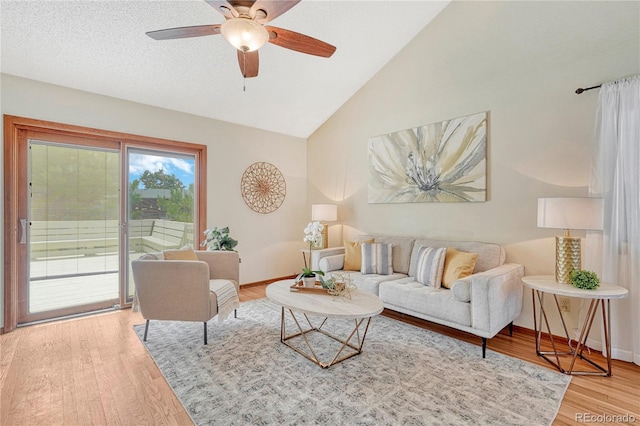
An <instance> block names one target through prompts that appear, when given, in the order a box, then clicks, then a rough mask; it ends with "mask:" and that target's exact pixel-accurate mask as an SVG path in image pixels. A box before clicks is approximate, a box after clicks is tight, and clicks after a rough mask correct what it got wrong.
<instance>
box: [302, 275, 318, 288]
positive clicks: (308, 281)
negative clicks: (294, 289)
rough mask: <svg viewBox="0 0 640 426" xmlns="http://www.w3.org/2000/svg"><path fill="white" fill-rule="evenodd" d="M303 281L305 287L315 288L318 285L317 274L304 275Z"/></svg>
mask: <svg viewBox="0 0 640 426" xmlns="http://www.w3.org/2000/svg"><path fill="white" fill-rule="evenodd" d="M302 281H303V283H304V286H305V287H309V288H313V287H315V285H316V276H315V275H314V276H312V277H303V278H302Z"/></svg>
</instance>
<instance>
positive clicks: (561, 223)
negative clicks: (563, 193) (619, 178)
mask: <svg viewBox="0 0 640 426" xmlns="http://www.w3.org/2000/svg"><path fill="white" fill-rule="evenodd" d="M602 221H603V203H602V199H601V198H538V228H556V229H564V236H557V237H556V281H557V282H559V283H570V282H571V277H570V276H571V271H573V270H574V269H581V268H582V265H581V263H582V259H581V250H580V237H572V236H571V229H585V230H600V229H602Z"/></svg>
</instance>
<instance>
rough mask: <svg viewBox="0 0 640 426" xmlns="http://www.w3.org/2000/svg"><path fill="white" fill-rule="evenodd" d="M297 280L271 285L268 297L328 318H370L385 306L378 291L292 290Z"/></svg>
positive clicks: (281, 303) (286, 306)
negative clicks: (333, 293) (340, 293)
mask: <svg viewBox="0 0 640 426" xmlns="http://www.w3.org/2000/svg"><path fill="white" fill-rule="evenodd" d="M291 285H293V280H282V281H276V282H274V283H273V284H270V285H269V286H268V287H267V298H269V300H271V301H272V302H275V303H277V304H279V305H282V306H284V307H285V308H289V309H293V310H296V311H300V312H304V313H307V314H311V315H319V316H323V317H327V318H347V319H357V318H368V317H372V316H375V315H378V314H379V313H380V312H382V310H383V306H382V300H381V299H380V298H379V297H378V296H376V295H375V294H371V293H367V292H366V291H363V290H360V289H356V290H353V291H352V292H351V299H349V298H347V297H339V296H330V295H324V294H314V293H303V292H294V291H290V287H291Z"/></svg>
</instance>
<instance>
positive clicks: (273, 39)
mask: <svg viewBox="0 0 640 426" xmlns="http://www.w3.org/2000/svg"><path fill="white" fill-rule="evenodd" d="M265 28H266V29H267V31H269V43H273V44H275V45H278V46H280V47H284V48H286V49H291V50H295V51H297V52H302V53H306V54H308V55H315V56H322V57H323V58H329V57H331V55H333V52H335V51H336V47H335V46H332V45H330V44H329V43H325V42H324V41H321V40H318V39H316V38H313V37H309V36H307V35H304V34H300V33H297V32H295V31H290V30H285V29H282V28H276V27H265Z"/></svg>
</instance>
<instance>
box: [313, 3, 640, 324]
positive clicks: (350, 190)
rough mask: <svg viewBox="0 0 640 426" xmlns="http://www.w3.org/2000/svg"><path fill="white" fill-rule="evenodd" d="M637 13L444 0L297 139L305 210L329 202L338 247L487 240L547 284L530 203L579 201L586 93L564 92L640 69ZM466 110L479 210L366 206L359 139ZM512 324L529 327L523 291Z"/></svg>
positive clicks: (548, 254) (584, 176)
mask: <svg viewBox="0 0 640 426" xmlns="http://www.w3.org/2000/svg"><path fill="white" fill-rule="evenodd" d="M639 16H640V4H639V3H638V2H458V1H456V2H452V3H451V4H450V5H449V6H447V8H446V9H445V10H444V11H443V12H441V13H440V15H438V16H437V17H436V19H435V20H434V21H433V22H432V23H431V24H429V25H428V26H427V27H426V28H425V29H424V30H423V31H422V32H421V33H420V34H419V35H418V36H416V38H415V39H414V40H413V41H412V42H411V43H409V44H408V45H407V46H406V47H405V48H404V50H402V51H401V52H400V53H399V54H398V55H397V56H396V57H395V58H394V59H393V60H392V61H391V62H390V63H389V64H387V66H386V67H385V68H383V69H382V70H381V71H380V72H379V73H378V74H377V75H376V76H375V77H374V78H373V79H372V80H370V81H369V82H368V84H366V85H365V86H364V87H363V88H362V89H361V90H360V91H359V92H358V93H357V94H356V95H355V96H353V98H352V99H350V100H349V101H348V102H347V103H346V104H345V105H344V106H343V107H342V108H341V109H340V110H339V111H338V112H337V113H336V114H335V115H334V116H333V117H331V118H330V119H329V120H328V121H327V122H326V123H325V124H324V125H323V126H322V127H321V128H320V129H319V130H318V131H316V132H315V133H314V134H313V135H312V136H311V137H310V138H309V146H308V162H309V165H308V171H309V172H308V173H309V189H308V190H309V192H308V197H309V200H310V201H311V202H320V201H330V200H334V201H337V202H338V203H339V204H340V206H339V209H338V212H339V213H338V214H339V221H340V223H341V224H342V226H343V227H344V236H345V238H349V237H350V236H352V235H353V234H356V233H358V232H370V233H380V234H402V235H427V236H431V237H435V238H443V239H459V240H478V241H490V242H497V243H500V244H503V245H504V246H505V248H506V251H507V261H508V262H517V263H521V264H523V265H525V269H526V274H529V275H531V274H553V272H554V239H553V237H554V236H555V235H556V233H557V232H556V231H555V230H550V229H549V230H545V229H538V228H537V227H536V208H537V199H538V198H539V197H553V196H586V195H587V188H588V184H589V174H590V161H591V143H592V134H593V127H594V117H595V106H596V102H597V97H598V93H597V90H593V91H590V92H586V93H583V94H582V95H576V94H574V90H575V89H576V88H578V87H589V86H592V85H596V84H599V83H600V82H604V81H611V80H616V79H619V78H622V77H625V76H629V75H632V74H637V73H639V72H640V34H639V27H640V20H639V19H638V17H639ZM480 111H489V127H488V129H489V138H488V167H487V168H488V201H487V202H482V203H446V204H432V203H420V204H368V203H367V187H366V185H367V174H368V158H367V140H368V138H369V137H371V136H376V135H380V134H385V133H389V132H393V131H397V130H402V129H408V128H412V127H416V126H419V125H423V124H428V123H434V122H438V121H441V120H445V119H448V118H454V117H459V116H463V115H468V114H472V113H476V112H480ZM339 230H340V226H334V227H332V228H331V231H334V232H333V234H334V238H333V240H332V239H331V238H330V242H331V244H332V245H339V244H340V243H341V241H340V232H339ZM577 235H579V233H577ZM581 236H584V234H582V235H581ZM578 305H579V302H578V301H575V303H573V306H574V307H575V308H574V311H573V312H572V314H573V317H574V318H577V307H578ZM516 323H517V324H519V325H523V326H526V327H529V328H532V326H533V322H532V313H531V293H530V292H529V291H526V292H525V296H524V310H523V314H522V315H521V317H520V318H519V319H518V320H517V321H516Z"/></svg>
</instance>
